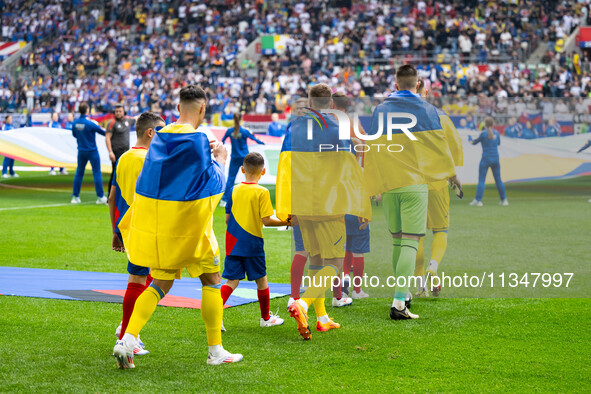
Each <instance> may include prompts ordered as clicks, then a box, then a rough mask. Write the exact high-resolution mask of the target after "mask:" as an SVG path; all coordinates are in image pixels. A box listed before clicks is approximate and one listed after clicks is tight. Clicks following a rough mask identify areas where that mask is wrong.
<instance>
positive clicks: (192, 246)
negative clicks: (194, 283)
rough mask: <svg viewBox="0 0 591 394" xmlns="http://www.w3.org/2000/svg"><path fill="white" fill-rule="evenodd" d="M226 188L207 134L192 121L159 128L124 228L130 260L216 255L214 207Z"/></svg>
mask: <svg viewBox="0 0 591 394" xmlns="http://www.w3.org/2000/svg"><path fill="white" fill-rule="evenodd" d="M223 191H224V174H223V169H222V167H221V166H220V165H219V164H218V163H217V162H215V161H214V160H212V158H211V150H210V147H209V141H208V137H207V135H206V134H205V133H202V132H197V131H195V129H194V128H193V127H192V126H190V125H186V124H183V125H180V124H170V125H168V126H166V127H165V128H163V129H162V130H160V131H158V132H157V133H156V135H155V136H154V139H153V140H152V143H151V145H150V149H149V150H148V153H147V155H146V161H145V163H144V166H143V168H142V172H141V173H140V176H139V178H138V180H137V187H136V194H135V198H134V200H133V204H132V205H131V208H130V210H131V215H126V216H125V217H124V218H123V220H122V221H121V223H120V224H119V228H120V230H121V234H122V237H123V241H124V245H125V248H126V249H127V251H128V254H129V258H130V261H132V262H133V263H134V264H137V265H140V266H144V267H151V268H160V269H180V268H183V267H185V266H187V265H189V264H191V263H202V262H207V261H212V262H213V261H215V259H218V258H219V257H218V256H219V248H218V243H217V240H216V238H215V235H214V233H213V229H212V224H213V212H214V210H215V208H216V206H217V204H218V203H219V201H220V199H221V196H222V193H223Z"/></svg>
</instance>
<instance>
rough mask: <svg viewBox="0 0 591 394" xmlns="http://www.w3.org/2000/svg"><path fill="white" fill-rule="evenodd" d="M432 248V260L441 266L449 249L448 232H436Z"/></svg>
mask: <svg viewBox="0 0 591 394" xmlns="http://www.w3.org/2000/svg"><path fill="white" fill-rule="evenodd" d="M431 248H432V249H433V250H432V252H431V260H435V261H437V263H438V264H441V260H443V255H445V250H446V249H447V232H445V231H438V232H434V233H433V244H432V246H431Z"/></svg>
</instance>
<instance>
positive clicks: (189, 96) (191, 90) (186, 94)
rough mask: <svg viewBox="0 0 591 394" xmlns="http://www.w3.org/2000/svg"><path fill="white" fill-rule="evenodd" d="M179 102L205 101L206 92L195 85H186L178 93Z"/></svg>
mask: <svg viewBox="0 0 591 394" xmlns="http://www.w3.org/2000/svg"><path fill="white" fill-rule="evenodd" d="M179 97H180V102H181V103H194V102H195V101H199V100H205V101H207V94H205V91H204V90H203V89H201V88H200V87H199V86H197V85H187V86H185V87H184V88H182V89H181V91H180V93H179Z"/></svg>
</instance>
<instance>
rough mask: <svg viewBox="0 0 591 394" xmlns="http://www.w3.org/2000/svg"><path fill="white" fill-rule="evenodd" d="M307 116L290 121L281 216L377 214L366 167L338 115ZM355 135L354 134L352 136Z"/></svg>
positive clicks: (280, 184) (280, 174) (281, 173)
mask: <svg viewBox="0 0 591 394" xmlns="http://www.w3.org/2000/svg"><path fill="white" fill-rule="evenodd" d="M319 115H320V114H316V116H312V115H303V116H300V117H298V118H296V119H295V120H294V121H292V122H291V123H290V124H289V126H288V132H287V135H286V137H285V140H284V141H283V146H282V148H281V154H280V156H279V168H278V170H277V184H276V187H277V189H276V201H277V216H278V217H279V218H282V219H284V218H286V217H287V215H288V214H292V215H300V216H308V217H318V218H321V217H327V216H342V215H346V214H351V215H356V216H361V217H364V218H368V219H369V218H371V204H370V199H369V194H368V193H367V188H366V187H365V182H364V179H363V172H362V168H361V166H360V165H359V163H358V162H357V160H356V159H355V154H354V151H353V148H352V145H351V142H350V140H349V139H344V140H340V139H339V125H338V123H337V120H336V118H335V117H334V116H332V115H326V114H325V115H320V116H319ZM348 138H349V137H348Z"/></svg>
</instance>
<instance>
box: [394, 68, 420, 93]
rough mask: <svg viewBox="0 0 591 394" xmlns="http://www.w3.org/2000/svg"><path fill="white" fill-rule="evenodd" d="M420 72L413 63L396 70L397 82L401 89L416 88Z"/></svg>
mask: <svg viewBox="0 0 591 394" xmlns="http://www.w3.org/2000/svg"><path fill="white" fill-rule="evenodd" d="M418 79H419V74H418V73H417V69H416V68H415V66H413V65H412V64H405V65H402V66H400V67H398V69H397V70H396V83H397V84H398V88H399V89H400V90H409V89H414V88H415V87H416V86H417V82H418Z"/></svg>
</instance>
